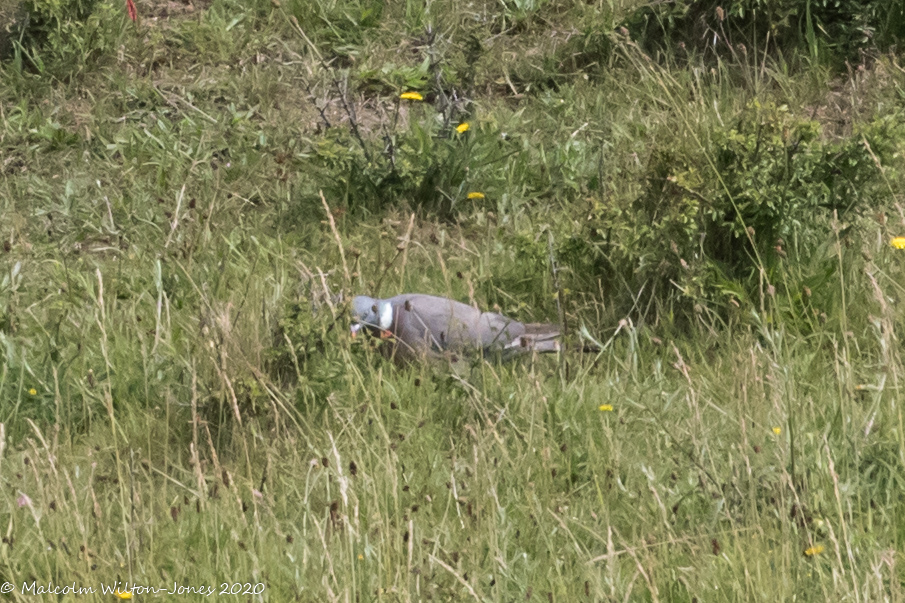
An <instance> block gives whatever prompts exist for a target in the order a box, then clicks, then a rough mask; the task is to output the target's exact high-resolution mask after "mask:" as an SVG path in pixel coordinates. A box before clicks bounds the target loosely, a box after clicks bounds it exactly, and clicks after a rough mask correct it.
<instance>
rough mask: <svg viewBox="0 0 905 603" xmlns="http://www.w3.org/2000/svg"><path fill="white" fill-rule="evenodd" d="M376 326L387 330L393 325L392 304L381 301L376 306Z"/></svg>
mask: <svg viewBox="0 0 905 603" xmlns="http://www.w3.org/2000/svg"><path fill="white" fill-rule="evenodd" d="M377 319H378V320H377V326H378V327H380V328H381V330H383V331H389V330H390V327H391V326H392V325H393V304H391V303H389V302H383V303H381V304H379V305H378V308H377Z"/></svg>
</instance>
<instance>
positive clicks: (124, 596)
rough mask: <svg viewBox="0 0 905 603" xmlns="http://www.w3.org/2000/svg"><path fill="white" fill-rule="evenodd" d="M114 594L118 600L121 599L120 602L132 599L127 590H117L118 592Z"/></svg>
mask: <svg viewBox="0 0 905 603" xmlns="http://www.w3.org/2000/svg"><path fill="white" fill-rule="evenodd" d="M115 594H116V596H117V597H118V598H120V599H122V600H124V601H125V600H126V599H131V598H132V593H131V592H130V591H128V590H118V591H116V593H115Z"/></svg>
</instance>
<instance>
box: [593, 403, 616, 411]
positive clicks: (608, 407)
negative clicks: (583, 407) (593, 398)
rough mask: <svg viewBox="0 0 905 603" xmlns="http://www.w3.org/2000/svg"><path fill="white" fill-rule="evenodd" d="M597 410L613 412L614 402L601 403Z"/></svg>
mask: <svg viewBox="0 0 905 603" xmlns="http://www.w3.org/2000/svg"><path fill="white" fill-rule="evenodd" d="M597 410H599V411H600V412H612V410H613V405H612V404H601V405H600V406H598V407H597Z"/></svg>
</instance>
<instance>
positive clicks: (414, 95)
mask: <svg viewBox="0 0 905 603" xmlns="http://www.w3.org/2000/svg"><path fill="white" fill-rule="evenodd" d="M399 98H401V99H402V100H413V101H420V100H424V97H423V96H421V94H419V93H418V92H403V93H402V94H400V95H399Z"/></svg>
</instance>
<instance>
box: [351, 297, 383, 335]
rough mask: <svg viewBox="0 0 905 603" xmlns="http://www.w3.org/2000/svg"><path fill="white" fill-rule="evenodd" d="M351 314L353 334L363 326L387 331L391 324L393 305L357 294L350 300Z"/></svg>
mask: <svg viewBox="0 0 905 603" xmlns="http://www.w3.org/2000/svg"><path fill="white" fill-rule="evenodd" d="M352 315H353V321H352V334H353V335H354V334H355V333H358V331H359V330H361V327H363V326H364V327H371V328H373V329H378V330H381V331H387V330H389V328H390V326H391V325H392V324H393V305H392V304H391V303H390V302H388V301H386V300H383V299H374V298H373V297H368V296H366V295H359V296H358V297H356V298H355V299H353V300H352Z"/></svg>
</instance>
